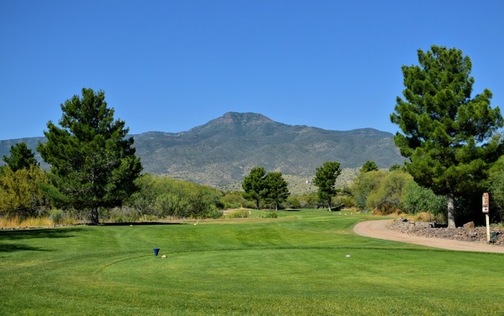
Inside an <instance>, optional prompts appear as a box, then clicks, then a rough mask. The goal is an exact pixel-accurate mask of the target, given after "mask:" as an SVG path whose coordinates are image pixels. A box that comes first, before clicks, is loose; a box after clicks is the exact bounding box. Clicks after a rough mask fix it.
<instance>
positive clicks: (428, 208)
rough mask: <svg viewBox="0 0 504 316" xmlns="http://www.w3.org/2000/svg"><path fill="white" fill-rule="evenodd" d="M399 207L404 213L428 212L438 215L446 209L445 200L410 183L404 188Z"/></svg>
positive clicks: (428, 190)
mask: <svg viewBox="0 0 504 316" xmlns="http://www.w3.org/2000/svg"><path fill="white" fill-rule="evenodd" d="M401 205H402V208H401V209H402V211H403V212H405V213H410V214H416V213H420V212H429V213H432V214H434V215H438V214H440V213H442V212H443V210H444V209H445V208H446V198H445V197H443V196H437V195H435V194H434V192H432V190H431V189H427V188H424V187H421V186H420V185H418V184H417V183H416V182H414V181H412V182H408V183H407V184H406V185H405V186H404V189H403V196H402V199H401Z"/></svg>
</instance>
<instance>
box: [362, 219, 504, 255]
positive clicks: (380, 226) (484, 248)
mask: <svg viewBox="0 0 504 316" xmlns="http://www.w3.org/2000/svg"><path fill="white" fill-rule="evenodd" d="M390 222H391V220H376V221H365V222H360V223H357V225H355V226H354V229H353V230H354V232H355V233H356V234H358V235H361V236H365V237H371V238H377V239H385V240H393V241H400V242H406V243H412V244H418V245H423V246H428V247H434V248H442V249H448V250H457V251H475V252H493V253H504V247H499V246H494V245H489V244H487V243H479V242H468V241H460V240H452V239H442V238H427V237H420V236H412V235H408V234H405V233H401V232H397V231H393V230H390V229H388V227H387V226H388V224H389V223H390Z"/></svg>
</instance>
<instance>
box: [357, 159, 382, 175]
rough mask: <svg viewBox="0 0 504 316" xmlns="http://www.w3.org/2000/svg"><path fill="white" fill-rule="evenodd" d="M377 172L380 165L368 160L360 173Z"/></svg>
mask: <svg viewBox="0 0 504 316" xmlns="http://www.w3.org/2000/svg"><path fill="white" fill-rule="evenodd" d="M376 170H378V165H377V164H376V162H374V161H372V160H368V161H366V162H365V163H364V164H363V165H362V168H361V169H360V172H369V171H376Z"/></svg>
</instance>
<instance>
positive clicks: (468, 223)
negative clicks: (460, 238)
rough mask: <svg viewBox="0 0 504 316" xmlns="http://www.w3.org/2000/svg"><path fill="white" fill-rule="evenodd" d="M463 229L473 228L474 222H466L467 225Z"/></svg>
mask: <svg viewBox="0 0 504 316" xmlns="http://www.w3.org/2000/svg"><path fill="white" fill-rule="evenodd" d="M463 227H464V228H466V229H471V228H474V222H472V221H471V222H467V223H465V224H464V226H463Z"/></svg>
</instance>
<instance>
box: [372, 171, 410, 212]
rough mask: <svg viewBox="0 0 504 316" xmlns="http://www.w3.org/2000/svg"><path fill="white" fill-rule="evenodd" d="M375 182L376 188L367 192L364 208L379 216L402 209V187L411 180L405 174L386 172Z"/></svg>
mask: <svg viewBox="0 0 504 316" xmlns="http://www.w3.org/2000/svg"><path fill="white" fill-rule="evenodd" d="M376 180H377V184H378V185H377V187H376V188H375V189H374V190H372V191H371V192H369V195H368V197H367V201H366V206H367V207H368V208H370V209H373V210H376V211H378V212H380V213H381V214H390V213H393V212H396V211H399V210H400V209H402V205H401V201H402V196H403V190H404V187H405V186H406V185H407V184H408V183H411V182H413V178H412V177H411V175H409V174H408V173H406V172H402V171H392V172H386V173H385V176H384V177H380V178H378V179H376Z"/></svg>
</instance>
